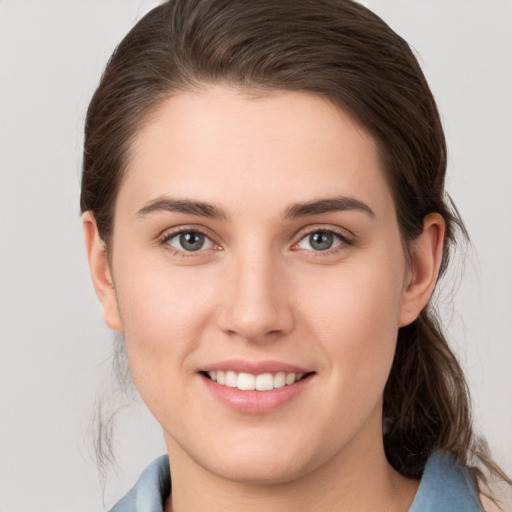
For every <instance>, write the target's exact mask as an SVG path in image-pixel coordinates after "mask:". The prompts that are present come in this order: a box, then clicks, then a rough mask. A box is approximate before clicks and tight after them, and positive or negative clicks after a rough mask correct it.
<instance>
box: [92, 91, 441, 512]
mask: <svg viewBox="0 0 512 512" xmlns="http://www.w3.org/2000/svg"><path fill="white" fill-rule="evenodd" d="M340 197H342V198H345V199H346V198H349V199H351V200H357V201H358V202H359V203H358V204H359V205H361V204H364V205H365V206H366V207H367V209H365V208H361V207H358V208H350V209H342V210H335V211H324V212H323V213H313V214H308V215H303V214H301V213H304V212H303V211H302V212H298V213H299V214H298V215H296V216H290V215H288V216H287V215H286V213H287V212H288V213H290V208H293V205H296V204H298V203H301V204H302V203H311V202H315V201H318V200H323V199H332V198H340ZM169 198H172V199H173V200H176V199H179V200H188V201H200V202H202V203H208V204H210V205H213V206H214V207H215V208H217V209H218V210H221V212H222V215H218V216H217V217H211V216H208V215H204V213H205V212H202V213H203V214H199V213H200V212H197V211H196V212H189V213H186V212H178V211H170V210H169V209H154V208H153V210H152V211H147V210H148V208H147V207H148V205H150V204H153V205H154V203H155V202H158V201H160V202H161V201H162V200H166V199H169ZM145 208H146V211H145V210H144V209H145ZM141 210H142V212H143V213H142V214H141ZM296 210H297V208H296ZM83 223H84V233H85V241H86V247H87V251H88V256H89V264H90V268H91V275H92V278H93V282H94V285H95V288H96V292H97V294H98V297H99V298H100V300H101V302H102V304H103V307H104V315H105V320H106V322H107V324H108V325H109V326H110V327H111V328H112V329H115V330H117V331H122V332H123V333H124V335H125V340H126V350H127V354H128V358H129V362H130V367H131V371H132V374H133V379H134V382H135V384H136V386H137V388H138V390H139V392H140V394H141V396H142V398H143V399H144V401H145V402H146V404H147V406H148V407H149V409H150V410H151V412H152V413H153V415H154V416H155V418H156V419H157V420H158V421H159V423H160V424H161V425H162V428H163V430H164V436H165V440H166V445H167V449H168V453H169V457H170V461H171V474H172V478H173V494H172V499H170V500H168V503H167V510H171V509H172V510H175V511H177V512H187V511H196V510H206V509H207V510H211V511H216V510H219V511H220V510H222V511H223V512H225V511H229V510H242V509H243V510H248V511H250V510H253V509H254V510H256V509H258V510H261V509H262V508H263V509H264V510H268V511H273V510H276V511H277V510H279V511H281V512H283V511H288V510H289V511H292V510H294V511H301V510H304V511H306V510H308V511H315V510H322V511H326V510H327V511H329V510H361V511H363V510H390V511H391V510H396V511H398V510H402V511H405V510H407V509H408V507H409V506H410V504H411V502H412V500H413V498H414V494H415V492H416V490H417V486H418V482H416V481H412V480H407V479H405V478H403V477H401V476H400V475H399V474H398V473H396V472H395V471H394V470H393V469H392V468H391V466H390V465H389V464H388V463H387V461H386V458H385V455H384V450H383V442H382V393H383V389H384V386H385V383H386V379H387V377H388V374H389V371H390V367H391V363H392V360H393V355H394V350H395V342H396V336H397V331H398V328H399V327H400V326H403V325H406V324H408V323H410V322H412V321H413V320H414V319H415V318H416V317H417V315H418V314H419V312H420V311H421V309H422V308H423V307H424V306H425V304H426V303H427V301H428V299H429V298H430V295H431V293H432V290H433V287H434V285H435V282H436V279H437V273H438V268H439V263H440V258H441V250H442V240H443V234H444V222H443V219H442V218H441V217H440V216H439V215H437V214H431V215H429V216H427V217H426V218H425V221H424V231H423V234H422V235H420V236H419V237H418V239H416V240H414V241H413V242H411V243H410V244H409V247H408V248H407V251H404V244H403V243H402V240H401V239H400V234H399V229H398V224H397V220H396V213H395V207H394V203H393V198H392V196H391V192H390V190H389V187H388V185H387V183H386V180H385V177H384V174H383V170H382V169H381V166H380V162H379V158H378V153H377V148H376V144H375V142H374V141H373V139H372V138H371V137H370V136H369V135H368V134H367V133H366V132H365V131H364V130H363V129H362V128H361V127H360V126H358V125H357V123H355V122H354V121H353V120H352V119H351V118H350V117H349V116H348V115H347V114H346V113H344V112H343V111H341V110H340V109H339V108H337V107H335V106H333V105H332V104H331V103H330V102H328V101H327V100H325V99H323V98H320V97H317V96H314V95H312V94H309V93H301V92H283V93H281V92H274V93H268V94H263V95H259V96H254V95H253V96H249V95H247V94H244V93H241V92H239V91H236V90H234V89H229V88H226V87H215V88H209V89H205V90H202V91H199V92H190V93H182V94H180V95H178V96H175V97H173V98H171V99H169V100H167V101H166V102H164V103H163V104H162V105H161V106H160V108H159V109H158V110H157V112H156V113H155V114H154V115H153V116H152V117H151V119H150V120H149V121H148V122H147V123H146V125H145V126H144V127H143V129H142V130H141V131H140V134H139V136H138V138H137V140H136V141H135V143H134V146H133V148H132V150H131V154H130V159H129V165H128V169H127V171H126V176H125V180H124V182H123V184H122V187H121V189H120V192H119V196H118V199H117V204H116V210H115V222H114V230H113V239H112V243H111V252H110V254H109V257H110V260H109V259H108V258H107V255H106V253H105V250H104V245H103V243H102V242H101V240H100V238H99V236H98V233H97V229H96V224H95V222H94V217H93V215H92V214H91V213H90V212H87V213H86V214H84V217H83ZM180 229H181V230H188V231H189V232H190V231H200V232H202V233H204V235H206V236H207V237H208V238H206V239H205V240H206V242H205V245H204V246H203V248H202V249H200V250H198V251H194V252H192V251H189V252H187V251H185V250H184V249H183V247H182V246H180V239H179V236H176V231H179V230H180ZM319 231H323V232H325V231H332V232H333V233H334V234H333V238H332V240H333V247H332V248H330V249H328V250H318V248H317V246H313V245H312V244H311V239H310V238H309V235H310V234H311V233H312V232H317V233H318V232H319ZM210 240H211V242H210ZM232 358H237V359H243V360H248V361H262V360H268V359H271V360H276V361H280V362H285V363H288V364H293V365H297V366H300V367H302V368H306V369H308V371H310V372H311V375H310V377H309V378H308V381H307V383H305V385H304V387H303V389H302V391H301V392H300V393H299V394H298V395H297V396H295V397H294V398H293V399H291V400H289V401H287V402H286V403H285V404H284V405H282V406H280V407H278V408H277V409H275V410H273V411H270V412H265V413H260V414H249V413H243V412H240V411H235V410H233V409H231V408H229V407H227V406H226V405H225V404H223V403H221V402H220V401H219V400H217V399H216V398H214V397H212V394H211V393H210V392H209V390H208V389H207V386H205V379H204V377H203V376H201V374H200V373H198V372H199V370H200V369H201V368H203V367H204V366H205V365H208V364H211V363H214V362H217V361H225V360H230V359H232Z"/></svg>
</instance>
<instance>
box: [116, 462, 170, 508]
mask: <svg viewBox="0 0 512 512" xmlns="http://www.w3.org/2000/svg"><path fill="white" fill-rule="evenodd" d="M170 492H171V476H170V472H169V458H168V457H167V455H162V456H161V457H158V458H157V459H155V460H154V461H153V462H152V463H151V464H150V465H149V466H148V467H147V468H146V469H145V470H144V471H143V473H142V474H141V475H140V477H139V479H138V480H137V482H136V484H135V485H134V486H133V487H132V488H131V489H130V491H129V492H128V494H126V495H125V496H124V497H123V498H122V499H121V500H120V501H118V502H117V503H116V504H115V505H114V507H113V508H112V509H111V510H110V512H163V507H164V503H165V500H166V499H167V496H169V494H170Z"/></svg>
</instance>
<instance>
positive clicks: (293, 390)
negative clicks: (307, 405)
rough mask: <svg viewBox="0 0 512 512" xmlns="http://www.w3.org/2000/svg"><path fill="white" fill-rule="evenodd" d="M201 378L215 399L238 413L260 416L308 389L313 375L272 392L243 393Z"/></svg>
mask: <svg viewBox="0 0 512 512" xmlns="http://www.w3.org/2000/svg"><path fill="white" fill-rule="evenodd" d="M200 377H201V378H202V380H203V381H204V383H205V384H206V386H207V388H208V389H209V390H210V392H211V393H212V394H213V395H214V396H215V398H217V399H218V400H220V401H221V402H222V403H223V404H225V405H227V406H228V407H230V408H231V409H234V410H235V411H238V412H243V413H248V414H259V413H265V412H271V411H275V410H276V409H278V408H279V407H282V406H283V405H285V404H286V403H287V402H289V401H290V400H292V399H294V398H295V397H296V396H297V395H299V394H300V393H302V392H303V391H304V390H305V389H306V387H307V386H308V385H309V383H310V381H311V379H312V377H313V375H308V376H306V377H304V378H303V379H301V380H299V381H298V382H295V383H294V384H291V385H287V386H283V387H282V388H276V389H272V390H270V391H242V390H240V389H238V388H230V387H229V386H222V385H220V384H218V383H217V382H215V381H213V380H211V379H209V378H208V377H205V376H204V375H202V374H200Z"/></svg>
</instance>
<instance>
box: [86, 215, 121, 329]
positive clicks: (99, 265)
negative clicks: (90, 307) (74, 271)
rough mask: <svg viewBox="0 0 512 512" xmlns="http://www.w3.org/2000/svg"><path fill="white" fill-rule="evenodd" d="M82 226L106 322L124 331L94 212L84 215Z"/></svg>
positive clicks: (90, 266) (91, 270)
mask: <svg viewBox="0 0 512 512" xmlns="http://www.w3.org/2000/svg"><path fill="white" fill-rule="evenodd" d="M82 227H83V230H84V239H85V249H86V251H87V260H88V262H89V270H90V272H91V277H92V283H93V285H94V289H95V290H96V295H97V296H98V299H99V300H100V302H101V304H102V306H103V317H104V318H105V323H106V324H107V325H108V326H109V327H110V328H111V329H113V330H115V331H122V330H123V326H122V322H121V315H120V314H119V306H118V304H117V297H116V290H115V287H114V280H113V279H112V273H111V271H110V267H109V263H108V258H107V252H106V249H105V244H104V242H103V240H102V239H101V238H100V235H99V233H98V226H97V225H96V219H95V218H94V215H93V213H92V212H90V211H87V212H85V213H84V214H83V215H82Z"/></svg>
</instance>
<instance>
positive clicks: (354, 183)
mask: <svg viewBox="0 0 512 512" xmlns="http://www.w3.org/2000/svg"><path fill="white" fill-rule="evenodd" d="M128 161H129V163H128V167H127V174H126V177H125V180H124V183H123V186H122V188H121V191H120V197H119V201H120V202H125V203H130V204H133V205H134V208H135V205H140V204H141V202H143V201H147V200H150V199H152V198H154V197H156V196H158V195H165V194H171V195H172V196H175V197H176V196H178V197H179V196H183V197H190V196H195V195H200V196H201V197H200V199H202V200H204V201H208V202H214V203H218V202H219V201H221V202H223V203H226V202H229V201H230V200H232V201H233V202H236V201H237V200H238V202H240V201H241V200H242V198H243V200H244V201H246V200H247V199H248V198H249V197H250V198H256V197H258V198H261V197H266V198H273V199H274V201H273V202H272V204H278V203H280V202H282V203H283V204H284V202H292V201H308V200H311V199H312V198H321V197H322V196H332V195H333V193H336V194H340V195H344V196H354V197H355V196H359V197H358V199H361V200H366V201H368V200H369V199H372V202H373V203H375V202H376V203H379V201H380V202H381V203H385V202H386V201H388V202H389V200H390V195H389V190H388V187H387V184H386V180H385V177H384V175H383V172H382V170H381V166H380V162H379V157H378V150H377V145H376V143H375V142H374V140H373V138H372V137H371V136H370V135H369V134H368V133H367V132H366V131H365V130H364V129H363V128H362V127H361V126H360V125H359V124H358V123H357V122H355V121H354V120H353V118H352V117H351V116H349V115H348V114H347V113H346V112H344V111H343V110H342V109H340V108H338V107H337V106H335V105H333V104H332V103H331V102H330V101H328V100H327V99H325V98H323V97H320V96H317V95H314V94H310V93H306V92H272V93H268V94H258V95H252V94H247V93H244V92H240V91H238V90H234V89H230V88H225V87H216V88H211V89H208V90H203V91H200V92H187V93H182V94H179V95H177V96H174V97H172V98H169V99H168V100H166V101H165V102H163V103H162V104H161V105H160V106H159V107H158V109H157V110H156V111H155V112H154V113H153V115H152V116H151V117H150V118H149V119H148V120H147V122H146V123H145V125H144V126H143V128H142V129H141V130H140V132H139V134H138V136H137V138H136V140H135V142H134V144H133V146H132V148H131V151H130V155H129V159H128ZM333 187H335V188H336V190H335V191H334V190H333ZM376 206H377V209H378V207H379V205H378V204H377V205H376ZM381 206H385V205H384V204H382V205H381Z"/></svg>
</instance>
